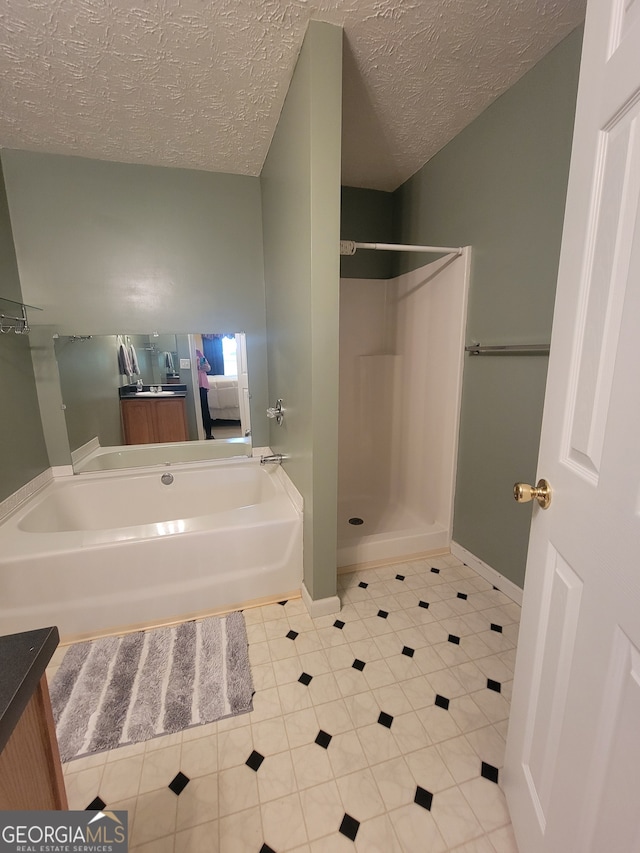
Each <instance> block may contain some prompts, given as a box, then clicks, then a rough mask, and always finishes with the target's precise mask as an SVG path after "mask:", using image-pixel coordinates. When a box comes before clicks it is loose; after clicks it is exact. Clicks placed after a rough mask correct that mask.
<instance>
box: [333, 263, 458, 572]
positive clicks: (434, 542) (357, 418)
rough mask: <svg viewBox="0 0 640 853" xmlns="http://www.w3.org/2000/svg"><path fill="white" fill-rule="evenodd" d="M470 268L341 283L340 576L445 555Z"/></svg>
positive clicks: (433, 266) (449, 266) (428, 268)
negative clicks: (359, 521) (366, 565)
mask: <svg viewBox="0 0 640 853" xmlns="http://www.w3.org/2000/svg"><path fill="white" fill-rule="evenodd" d="M469 265H470V249H469V248H467V249H465V250H464V252H463V254H462V255H461V256H459V257H444V258H439V259H438V260H436V261H433V262H431V263H429V264H426V265H425V266H423V267H421V268H420V269H417V270H414V271H412V272H410V273H406V274H404V275H401V276H398V277H397V278H394V279H389V280H379V279H343V280H342V281H341V297H340V433H339V484H338V496H339V501H338V504H339V508H338V511H339V518H338V566H349V565H354V564H358V563H363V562H368V561H372V560H386V559H394V558H396V557H398V558H400V557H405V556H407V555H410V554H417V553H422V552H425V551H431V550H437V549H440V548H446V547H448V546H449V543H450V541H451V529H452V522H453V497H454V488H455V468H456V457H457V446H458V424H459V413H460V399H461V392H462V368H463V360H464V337H465V327H466V314H467V294H468V282H469ZM352 516H355V517H361V518H363V519H364V524H363V525H361V526H352V525H349V524H348V519H349V517H352Z"/></svg>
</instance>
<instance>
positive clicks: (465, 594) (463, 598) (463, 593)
mask: <svg viewBox="0 0 640 853" xmlns="http://www.w3.org/2000/svg"><path fill="white" fill-rule="evenodd" d="M458 598H461V599H462V600H463V601H466V600H467V598H469V596H468V595H467V593H466V592H459V593H458Z"/></svg>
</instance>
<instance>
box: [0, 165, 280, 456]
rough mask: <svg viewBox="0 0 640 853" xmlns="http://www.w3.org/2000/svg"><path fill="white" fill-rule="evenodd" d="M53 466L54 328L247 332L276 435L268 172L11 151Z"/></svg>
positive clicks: (260, 404) (10, 176)
mask: <svg viewBox="0 0 640 853" xmlns="http://www.w3.org/2000/svg"><path fill="white" fill-rule="evenodd" d="M2 162H3V165H4V170H5V179H6V185H7V197H8V201H9V209H10V212H11V222H12V225H13V236H14V240H15V247H16V254H17V259H18V267H19V270H20V279H21V282H22V288H23V294H24V298H25V301H27V302H32V303H33V304H35V305H39V306H41V307H43V308H44V309H45V310H44V312H43V313H42V315H39V316H38V322H39V323H41V324H42V328H41V329H40V330H39V332H37V333H36V335H35V337H34V338H33V341H34V342H35V343H36V344H37V346H36V348H35V349H36V351H35V352H34V364H35V366H36V372H37V377H38V393H39V400H40V408H41V412H42V420H43V424H44V426H45V435H46V439H47V447H48V449H49V458H50V459H51V463H52V464H58V465H61V464H67V463H68V461H69V448H68V444H67V442H66V432H65V429H64V418H63V416H62V412H61V410H60V403H61V399H60V391H59V385H58V382H57V372H56V371H55V365H53V366H52V359H53V344H52V341H51V335H52V333H53V332H58V333H59V334H78V335H87V334H107V335H108V334H115V333H131V334H136V333H141V334H144V333H149V332H153V331H159V332H178V333H186V332H201V331H218V330H219V331H226V330H228V329H233V330H235V331H239V332H240V331H244V332H246V334H247V351H248V362H249V375H250V387H251V393H252V401H251V403H252V411H253V418H252V426H253V438H254V443H256V444H265V443H266V441H267V425H266V418H265V417H264V410H265V408H266V406H267V398H268V395H267V372H266V339H265V334H266V333H265V303H264V273H263V263H262V221H261V205H260V181H259V179H258V178H250V177H242V176H238V175H223V174H217V173H212V172H200V171H195V170H191V169H170V168H161V167H155V166H141V165H129V164H123V163H109V162H103V161H99V160H87V159H84V158H81V157H64V156H59V155H53V154H37V153H34V152H28V151H10V150H4V151H3V152H2Z"/></svg>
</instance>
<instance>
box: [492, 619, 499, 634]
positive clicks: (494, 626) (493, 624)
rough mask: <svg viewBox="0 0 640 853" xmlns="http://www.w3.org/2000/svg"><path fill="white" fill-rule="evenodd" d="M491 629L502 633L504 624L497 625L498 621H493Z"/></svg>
mask: <svg viewBox="0 0 640 853" xmlns="http://www.w3.org/2000/svg"><path fill="white" fill-rule="evenodd" d="M491 630H492V631H497V632H498V634H502V625H496V623H495V622H492V623H491Z"/></svg>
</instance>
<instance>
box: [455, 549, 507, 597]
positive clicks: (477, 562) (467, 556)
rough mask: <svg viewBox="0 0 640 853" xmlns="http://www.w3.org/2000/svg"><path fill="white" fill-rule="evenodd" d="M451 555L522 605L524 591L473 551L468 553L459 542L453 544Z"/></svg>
mask: <svg viewBox="0 0 640 853" xmlns="http://www.w3.org/2000/svg"><path fill="white" fill-rule="evenodd" d="M451 553H452V554H453V556H454V557H457V558H458V559H459V560H462V562H463V563H466V564H467V565H468V566H470V567H471V568H472V569H473V570H474V571H476V572H477V573H478V574H479V575H480V576H481V577H483V578H484V579H485V580H486V581H489V583H491V584H493V585H494V586H497V587H498V589H499V590H500V592H503V593H504V594H505V595H508V596H509V598H510V599H511V600H512V601H515V603H516V604H520V605H521V604H522V590H521V589H520V587H519V586H516V584H514V582H513V581H510V580H509V578H505V576H504V575H501V574H500V572H497V571H496V570H495V569H492V568H491V566H489V565H487V563H485V562H483V561H482V560H481V559H480V558H479V557H476V556H475V554H472V553H471V551H467V549H466V548H463V547H462V545H458V543H457V542H453V541H452V542H451Z"/></svg>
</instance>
